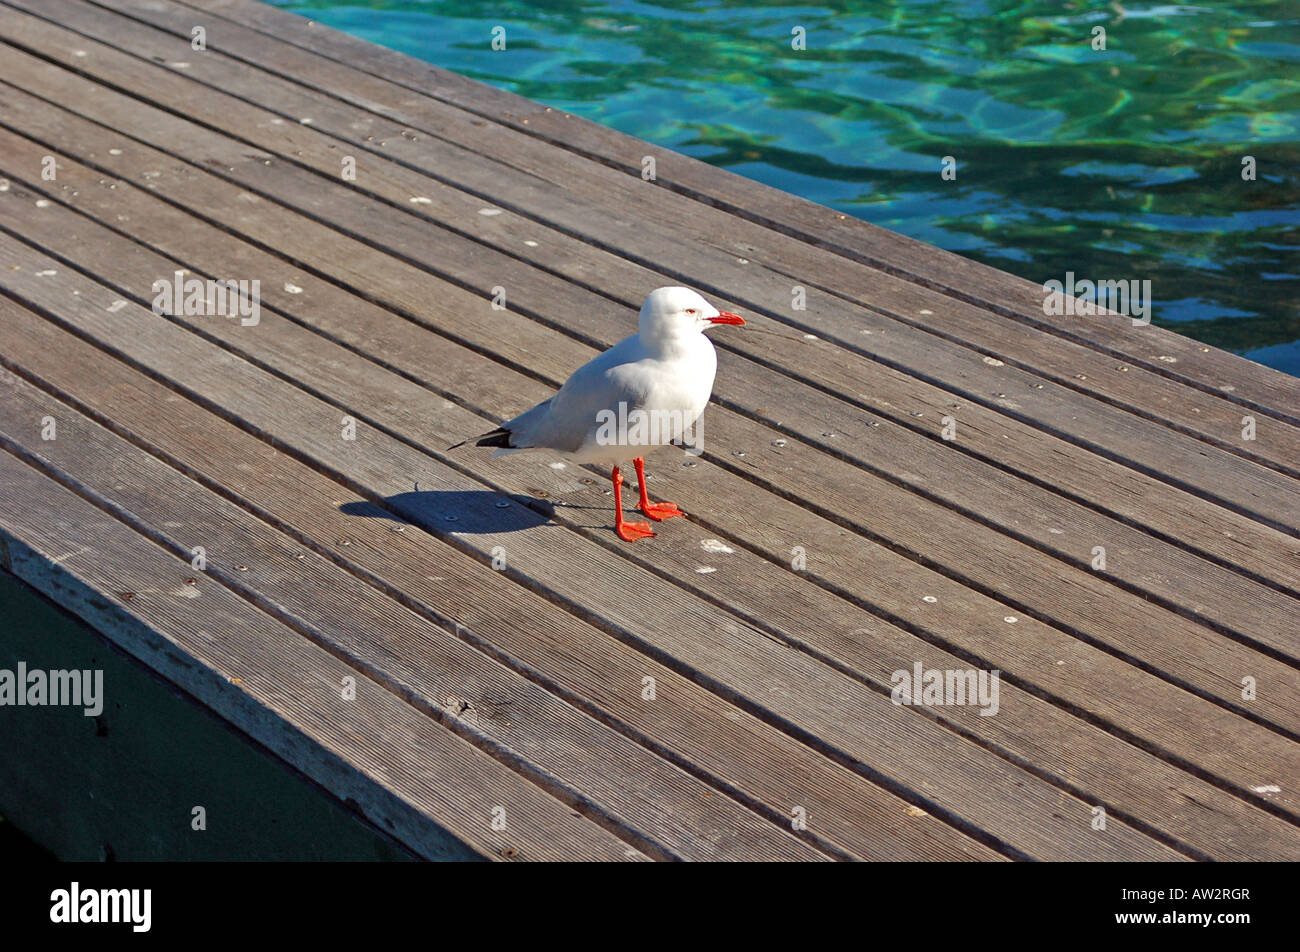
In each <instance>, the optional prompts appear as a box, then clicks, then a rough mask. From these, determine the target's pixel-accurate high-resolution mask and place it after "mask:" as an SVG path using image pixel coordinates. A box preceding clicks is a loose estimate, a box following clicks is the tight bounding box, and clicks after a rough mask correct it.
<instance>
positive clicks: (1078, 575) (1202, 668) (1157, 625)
mask: <svg viewBox="0 0 1300 952" xmlns="http://www.w3.org/2000/svg"><path fill="white" fill-rule="evenodd" d="M78 138H81V139H83V140H84V139H86V138H87V137H86V136H85V135H84V134H83V135H79V136H78ZM162 179H163V173H160V174H159V175H158V176H153V175H152V174H151V176H150V180H149V181H150V184H151V185H153V186H155V187H156V188H158V187H161V184H162ZM195 188H196V183H195V180H194V179H193V178H190V179H189V180H188V181H187V182H186V183H185V185H184V189H185V191H186V193H187V194H193V193H194V190H195ZM231 200H233V195H232V196H231ZM248 214H252V213H248ZM294 230H295V231H297V230H299V229H298V228H297V227H295V228H294ZM344 257H346V258H347V259H348V260H349V261H351V260H353V258H354V257H355V256H354V255H347V256H344ZM344 277H350V275H348V274H345V275H344ZM469 317H471V318H472V317H473V315H472V313H471V314H470V315H469ZM501 322H502V318H501V317H499V316H491V317H489V316H488V315H487V314H486V313H484V315H483V318H482V320H481V323H482V325H483V336H484V338H485V339H488V338H491V337H494V336H499V335H500V332H501ZM468 323H469V322H468V321H466V320H462V321H461V322H460V324H459V326H458V330H460V331H461V332H462V333H463V332H464V330H465V328H466V327H467V326H468ZM613 336H617V335H613ZM608 342H612V340H611V341H608ZM566 343H568V342H563V341H562V342H561V345H563V344H566ZM539 346H541V345H539ZM568 346H569V347H570V348H574V350H573V353H574V356H573V357H572V358H570V362H569V363H568V366H574V365H576V364H577V363H579V362H580V361H581V360H582V359H586V357H587V356H589V352H588V351H585V350H583V349H581V348H580V346H578V345H573V344H568ZM557 349H558V350H559V353H560V355H561V359H562V360H563V350H562V348H557V346H555V345H553V346H551V347H550V348H549V351H548V352H550V353H554V352H556V351H557ZM560 366H564V364H563V363H561V364H560ZM561 373H562V372H561ZM484 379H485V380H487V379H489V378H487V377H485V378H484ZM760 389H763V390H764V391H765V392H768V393H769V395H770V393H771V391H772V390H773V384H767V385H766V386H764V387H762V388H760ZM759 398H761V394H758V395H756V399H759ZM531 399H532V398H531V397H529V398H527V399H526V400H525V401H524V403H527V402H529V401H530V400H531ZM519 409H522V406H520V407H519ZM832 410H833V408H832ZM722 419H723V420H724V421H725V423H724V427H730V429H732V430H735V429H738V428H739V429H746V428H747V424H746V421H744V420H743V419H741V418H738V417H737V418H734V421H733V418H732V417H730V416H729V415H726V414H724V415H723V416H722ZM723 432H724V441H723V444H722V445H723V452H722V454H721V455H722V456H726V455H727V452H726V449H727V443H726V440H725V433H726V429H725V428H724V430H723ZM748 432H749V435H747V436H743V437H740V438H737V439H736V440H734V441H733V442H734V445H735V446H736V447H740V446H744V447H749V448H750V449H749V451H750V452H751V453H753V452H755V451H754V449H753V447H755V446H757V447H759V450H758V452H767V453H768V454H770V455H774V456H777V457H783V459H781V460H778V462H779V463H780V464H781V465H780V466H774V467H772V470H771V471H772V472H781V471H782V468H784V469H785V470H786V471H790V469H791V466H792V465H794V464H796V463H797V464H799V465H802V466H804V472H805V474H811V475H815V474H816V473H817V472H818V471H822V470H825V469H826V468H827V467H829V468H830V470H831V471H832V472H834V471H835V468H836V467H842V466H843V464H841V463H839V462H838V461H835V460H828V461H825V462H821V461H812V462H808V463H804V462H803V461H801V460H799V459H798V458H797V457H793V456H787V455H786V454H782V453H779V452H776V453H773V451H772V450H769V449H767V447H769V446H770V444H771V442H772V440H771V437H773V436H775V435H776V434H774V433H769V434H762V433H758V434H757V435H755V433H754V432H753V431H752V428H750V429H749V430H748ZM867 432H870V431H869V430H868V431H867ZM859 460H860V461H862V456H861V454H859ZM904 464H906V461H901V462H900V465H904ZM848 475H849V474H848V472H847V471H846V478H848ZM817 482H818V480H816V479H810V478H801V479H798V480H795V481H794V483H795V484H796V485H798V486H799V487H800V490H799V492H807V487H810V486H814V485H816V483H817ZM866 488H867V490H868V492H867V493H866V494H867V495H870V496H871V497H872V498H873V499H875V500H876V501H877V506H876V507H875V508H874V509H873V512H872V513H870V514H867V515H866V516H865V517H859V518H865V519H866V520H867V521H870V522H880V521H881V516H880V514H881V513H883V514H884V515H886V516H889V515H890V514H891V510H895V509H896V510H898V516H896V517H894V518H893V521H891V522H889V530H890V531H889V535H890V538H891V539H893V540H894V542H895V544H899V543H901V542H904V541H905V540H907V539H908V537H909V536H911V537H912V538H913V539H914V540H915V541H914V543H913V544H915V545H920V544H921V543H922V542H925V541H928V540H935V541H937V542H938V543H942V544H948V545H949V548H948V549H947V550H946V553H945V552H943V551H940V552H935V553H927V555H928V556H929V562H930V563H931V564H933V563H934V562H935V561H936V560H938V561H939V562H940V563H942V562H943V561H944V560H946V561H947V562H948V563H949V564H950V565H953V566H956V568H955V569H954V570H953V571H951V572H950V573H949V574H950V575H952V576H953V577H955V578H956V579H957V580H959V581H968V576H970V575H971V574H972V573H974V576H975V579H974V580H975V582H976V583H977V584H980V585H991V586H1000V587H1001V588H1000V595H1001V597H1002V598H1004V599H1007V600H1008V606H1009V607H1012V608H1014V609H1015V610H1017V611H1024V610H1029V611H1031V612H1034V613H1036V614H1038V615H1039V616H1040V617H1044V618H1045V619H1046V620H1048V621H1051V622H1053V623H1055V624H1058V625H1063V626H1065V627H1066V628H1068V629H1072V630H1073V629H1075V628H1079V629H1080V630H1081V633H1082V634H1084V635H1085V636H1086V637H1089V638H1096V639H1099V640H1100V641H1101V642H1102V643H1106V641H1107V640H1109V641H1111V642H1114V640H1115V637H1116V635H1117V633H1127V632H1129V631H1138V632H1143V631H1147V630H1148V626H1145V625H1144V624H1142V622H1141V618H1142V616H1143V614H1144V613H1147V612H1149V610H1150V609H1149V606H1147V605H1146V603H1145V602H1143V601H1142V600H1140V599H1138V598H1136V597H1135V596H1132V595H1129V594H1127V593H1123V594H1115V595H1113V597H1112V596H1111V594H1110V593H1109V592H1108V590H1107V586H1106V584H1105V583H1104V582H1103V581H1101V580H1099V579H1097V578H1096V577H1095V576H1094V575H1093V574H1092V573H1091V572H1089V571H1086V570H1081V569H1073V568H1065V567H1060V566H1058V567H1048V566H1045V565H1041V564H1037V563H1035V561H1034V560H1033V558H1032V554H1033V550H1031V549H1028V548H1026V547H1023V546H1015V545H1012V546H1008V544H1007V543H1006V542H1005V541H1004V540H1001V539H1000V538H998V537H997V536H996V535H995V534H993V533H990V532H988V531H986V530H984V529H982V528H980V527H978V526H974V525H968V524H967V523H966V522H965V521H964V520H961V519H956V520H954V519H953V518H951V514H950V513H949V512H947V511H946V510H944V509H942V508H936V507H933V506H928V505H920V506H918V501H917V500H916V499H915V498H914V497H911V496H908V495H906V494H902V493H900V492H899V491H898V490H897V489H896V488H895V487H893V486H892V485H889V484H888V483H885V482H879V481H877V480H875V479H872V478H868V480H867V487H866ZM790 491H791V492H792V491H793V490H790ZM989 491H990V492H997V491H998V488H997V486H996V484H994V485H992V486H990V490H989ZM1003 491H1005V490H1003ZM853 502H854V500H853V499H852V498H845V497H843V496H841V497H838V499H837V498H835V497H833V496H832V497H830V500H829V501H827V498H826V497H825V492H824V491H823V499H822V501H821V503H820V508H821V510H822V511H823V512H827V511H833V510H845V511H848V512H850V513H852V512H854V505H853ZM904 514H905V515H904ZM936 519H937V520H939V521H938V522H935V520H936ZM873 528H874V527H873ZM884 529H885V527H884V526H880V527H878V530H876V531H875V534H876V538H877V539H879V538H880V534H879V533H880V532H883V531H884ZM972 533H973V534H972ZM1048 533H1050V527H1047V528H1046V529H1045V532H1044V534H1048ZM1102 539H1103V541H1106V542H1107V544H1108V545H1109V542H1110V537H1109V536H1103V537H1102ZM1084 541H1086V542H1088V543H1089V544H1090V545H1091V544H1095V542H1096V541H1097V540H1096V538H1093V539H1085V540H1084ZM970 551H983V552H993V553H997V554H998V558H999V559H1005V560H1008V562H1007V563H1004V562H1001V561H999V562H995V563H990V564H988V565H986V564H984V563H983V562H981V561H976V562H974V563H972V562H971V561H970V560H969V559H968V558H967V557H966V556H967V553H968V552H970ZM1081 554H1082V553H1081ZM923 561H924V560H923ZM1080 561H1086V559H1080ZM1007 564H1010V565H1011V566H1012V569H1013V570H1010V571H1007V570H1005V569H1006V565H1007ZM1184 564H1187V563H1184ZM1174 567H1177V565H1176V564H1175V566H1174ZM1169 569H1170V566H1167V565H1161V566H1160V569H1159V572H1160V573H1162V574H1165V575H1166V577H1167V573H1168V572H1169ZM1193 569H1194V574H1193V575H1192V576H1191V578H1190V579H1189V580H1188V582H1189V585H1188V588H1189V589H1194V588H1195V587H1196V586H1197V585H1201V586H1204V571H1206V570H1208V569H1209V567H1204V568H1203V569H1201V570H1196V569H1197V567H1196V566H1195V565H1194V563H1193ZM1062 571H1063V572H1064V573H1065V575H1066V581H1067V582H1069V584H1070V586H1071V587H1070V588H1069V589H1066V590H1065V592H1066V594H1070V593H1073V592H1075V591H1077V592H1078V595H1077V596H1075V597H1076V598H1077V599H1078V600H1079V604H1078V606H1077V608H1075V607H1073V606H1072V605H1071V603H1070V602H1069V601H1068V600H1067V601H1065V602H1062V601H1061V596H1062V589H1061V586H1060V578H1059V575H1060V573H1061V572H1062ZM1035 579H1036V580H1037V582H1038V585H1039V588H1038V590H1037V591H1038V595H1037V597H1036V599H1034V600H1031V601H1028V602H1025V601H1023V599H1025V598H1026V597H1027V596H1028V595H1029V594H1031V593H1030V591H1029V590H1028V587H1027V584H1026V583H1027V581H1032V580H1035ZM1011 582H1014V587H1010V586H1009V583H1011ZM993 594H995V595H998V594H999V590H998V589H997V588H996V587H995V588H994V590H993ZM1242 594H1246V593H1242V592H1241V591H1240V590H1237V591H1233V589H1232V587H1231V586H1228V591H1227V592H1226V593H1225V594H1224V595H1223V596H1222V597H1221V599H1220V604H1219V606H1218V608H1217V615H1216V613H1215V612H1210V617H1211V620H1212V621H1217V623H1218V624H1219V625H1221V626H1223V627H1228V626H1235V627H1234V628H1232V629H1231V630H1234V631H1235V632H1236V635H1237V637H1240V638H1247V639H1258V641H1257V642H1256V643H1259V644H1266V645H1268V646H1269V647H1270V648H1271V649H1272V650H1273V651H1275V652H1277V653H1279V654H1282V655H1286V654H1288V653H1290V655H1291V656H1294V654H1295V650H1296V649H1295V641H1294V628H1293V625H1292V624H1291V623H1290V619H1291V616H1292V614H1293V613H1294V603H1293V602H1291V601H1290V600H1289V599H1287V598H1285V597H1283V596H1278V595H1276V594H1275V593H1272V592H1269V591H1267V590H1266V589H1263V588H1257V589H1256V591H1253V592H1250V593H1248V597H1247V598H1243V599H1240V600H1238V596H1241V595H1242ZM1195 597H1196V596H1195V595H1194V593H1193V592H1192V591H1190V590H1188V589H1185V590H1184V591H1183V592H1182V593H1180V595H1179V597H1178V599H1176V600H1172V599H1167V600H1166V601H1167V603H1169V602H1171V601H1176V603H1177V604H1179V605H1182V606H1197V607H1198V608H1199V607H1200V606H1201V604H1202V602H1204V601H1207V600H1210V599H1212V598H1213V597H1214V596H1213V595H1210V596H1207V597H1202V598H1201V599H1200V600H1198V601H1193V598H1195ZM1098 598H1106V599H1108V600H1109V601H1108V602H1107V608H1106V610H1105V611H1104V612H1103V613H1101V614H1100V615H1098V609H1097V607H1096V606H1097V604H1098V602H1097V601H1096V600H1097V599H1098ZM1057 603H1059V604H1057ZM1125 607H1127V611H1128V614H1127V615H1125V613H1124V611H1121V610H1120V609H1123V608H1125ZM1252 613H1253V614H1252ZM1003 614H1005V612H1003ZM1234 615H1235V616H1238V617H1234ZM999 617H1000V616H999ZM1154 618H1155V619H1162V616H1160V615H1156V616H1154ZM1099 625H1100V626H1101V628H1100V630H1099V631H1098V630H1097V626H1099ZM1149 630H1150V634H1151V637H1150V638H1149V639H1148V643H1149V651H1150V652H1151V654H1150V657H1149V658H1146V660H1147V663H1148V664H1150V665H1151V666H1152V667H1153V669H1155V670H1159V669H1161V668H1169V667H1170V666H1172V669H1173V670H1174V671H1175V672H1176V673H1177V674H1178V676H1180V677H1183V678H1186V679H1187V681H1188V683H1190V684H1193V685H1195V686H1196V687H1197V688H1198V689H1199V690H1201V691H1203V692H1206V693H1207V694H1210V695H1213V696H1217V697H1219V698H1220V700H1221V701H1224V702H1225V703H1229V704H1232V703H1236V700H1237V698H1238V696H1239V693H1240V685H1239V684H1238V682H1237V680H1236V679H1235V678H1232V677H1228V676H1225V675H1224V674H1223V673H1222V672H1224V671H1229V672H1231V671H1235V670H1238V669H1240V668H1242V667H1243V664H1244V665H1245V666H1246V667H1249V668H1254V667H1255V663H1254V661H1253V660H1251V656H1250V655H1248V654H1246V653H1243V650H1242V649H1241V648H1239V647H1238V646H1236V645H1233V644H1231V643H1226V644H1223V643H1221V639H1220V636H1219V635H1217V634H1215V633H1213V632H1206V631H1204V630H1203V629H1200V628H1198V627H1197V626H1195V625H1194V624H1191V623H1190V622H1188V621H1186V620H1184V619H1182V618H1172V619H1164V620H1158V621H1153V622H1152V625H1151V626H1150V628H1149ZM1107 631H1109V632H1110V634H1109V635H1108V634H1107ZM1157 632H1158V636H1157ZM1171 633H1173V634H1175V635H1179V636H1180V637H1179V638H1175V639H1171V638H1170V637H1169V635H1170V634H1171ZM1207 639H1208V640H1207ZM1198 645H1199V646H1201V647H1198ZM1124 650H1125V651H1127V652H1130V653H1134V654H1135V655H1136V656H1137V657H1139V658H1144V654H1143V651H1144V649H1143V648H1142V646H1141V645H1128V646H1126V647H1125V649H1124ZM1219 652H1226V654H1223V655H1222V656H1220V655H1219V654H1218V653H1219ZM1233 658H1236V659H1238V660H1236V661H1233V660H1232V659H1233ZM1261 663H1262V664H1263V665H1264V666H1265V668H1266V669H1268V668H1270V667H1271V666H1272V665H1274V664H1275V663H1276V662H1275V661H1274V660H1269V659H1265V660H1263V661H1262V662H1261ZM1268 673H1269V672H1268V671H1267V670H1266V671H1265V672H1263V673H1262V674H1263V675H1265V676H1266V675H1267V674H1268ZM1269 680H1270V681H1271V682H1274V683H1279V684H1283V685H1286V684H1289V681H1288V680H1286V679H1281V678H1269ZM1293 701H1294V699H1289V698H1288V696H1287V695H1286V693H1279V694H1278V695H1277V696H1275V697H1274V698H1272V699H1271V703H1272V704H1274V705H1276V708H1277V712H1278V716H1281V717H1283V718H1291V717H1292V715H1293V714H1294V712H1296V711H1297V710H1300V705H1297V704H1295V703H1293ZM1283 723H1284V724H1285V725H1286V726H1287V727H1288V729H1292V730H1294V729H1295V728H1296V727H1297V726H1298V723H1297V722H1295V721H1294V720H1293V719H1292V720H1284V721H1283Z"/></svg>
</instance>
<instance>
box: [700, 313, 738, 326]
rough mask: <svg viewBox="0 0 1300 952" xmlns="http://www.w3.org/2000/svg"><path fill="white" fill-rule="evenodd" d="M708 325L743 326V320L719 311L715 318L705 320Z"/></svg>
mask: <svg viewBox="0 0 1300 952" xmlns="http://www.w3.org/2000/svg"><path fill="white" fill-rule="evenodd" d="M706 320H708V322H709V323H710V324H743V323H745V319H744V318H743V317H741V316H740V315H739V314H732V313H731V312H730V311H719V312H718V316H717V317H710V318H706Z"/></svg>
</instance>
